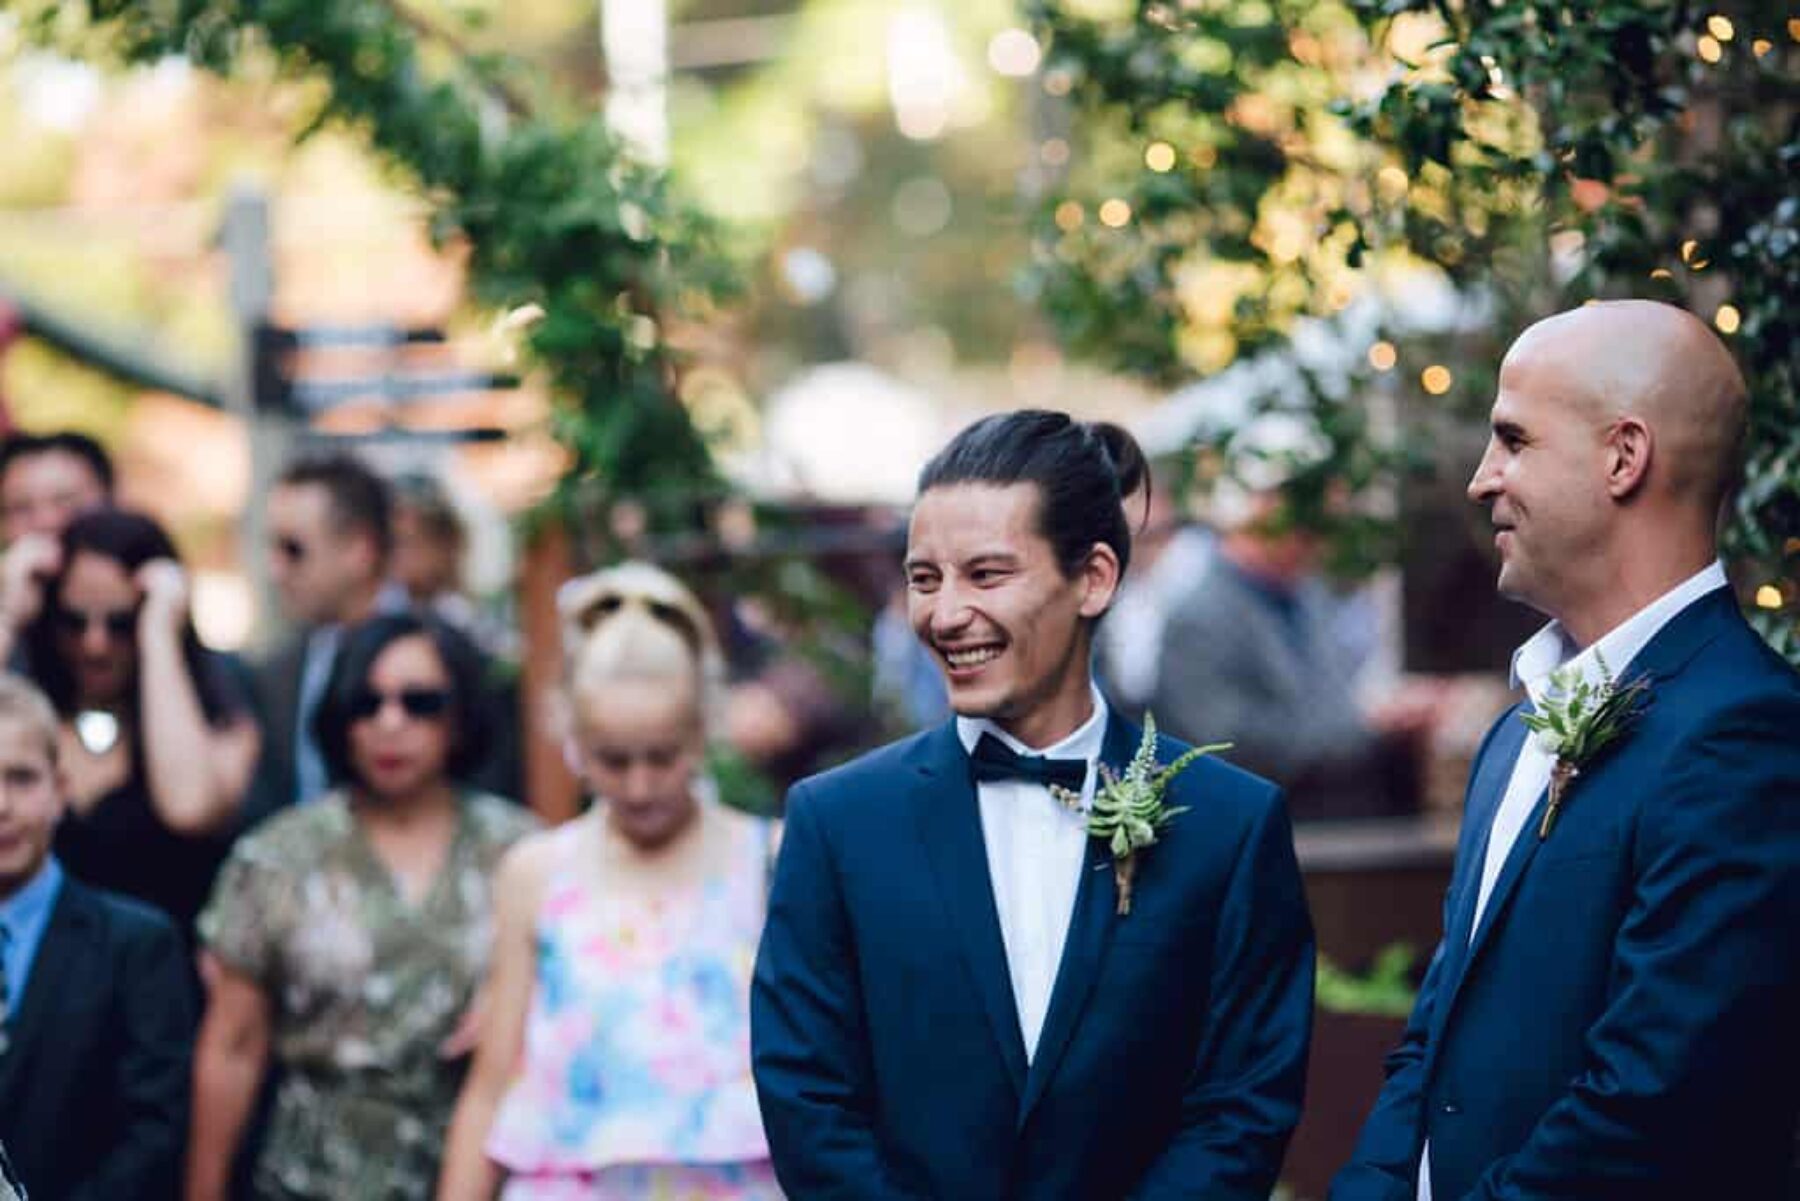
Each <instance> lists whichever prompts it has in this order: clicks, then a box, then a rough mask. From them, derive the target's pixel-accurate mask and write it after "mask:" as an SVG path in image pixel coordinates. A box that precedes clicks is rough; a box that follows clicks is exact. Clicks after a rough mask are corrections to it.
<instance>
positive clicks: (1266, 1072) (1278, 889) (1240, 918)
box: [1134, 794, 1313, 1201]
mask: <svg viewBox="0 0 1800 1201" xmlns="http://www.w3.org/2000/svg"><path fill="white" fill-rule="evenodd" d="M1212 972H1213V979H1212V988H1211V992H1210V1005H1211V1009H1210V1012H1209V1013H1208V1015H1207V1022H1206V1033H1205V1035H1204V1037H1203V1038H1202V1039H1201V1042H1200V1049H1199V1054H1198V1057H1197V1058H1196V1061H1195V1063H1194V1069H1193V1074H1192V1076H1191V1077H1190V1078H1189V1083H1188V1088H1187V1093H1186V1095H1185V1096H1184V1097H1183V1099H1182V1122H1181V1127H1180V1129H1179V1130H1177V1132H1176V1134H1175V1137H1174V1139H1173V1140H1172V1141H1171V1142H1170V1143H1169V1145H1168V1147H1167V1148H1166V1149H1165V1150H1164V1151H1163V1153H1162V1155H1161V1156H1159V1157H1158V1158H1157V1160H1156V1162H1155V1163H1153V1164H1152V1165H1151V1166H1150V1170H1149V1171H1148V1172H1147V1173H1146V1174H1145V1176H1144V1178H1143V1180H1142V1181H1141V1182H1140V1183H1139V1185H1138V1188H1137V1191H1136V1192H1135V1194H1134V1196H1135V1197H1137V1198H1138V1199H1139V1201H1164V1199H1166V1198H1177V1197H1191V1198H1207V1199H1208V1201H1228V1199H1229V1201H1235V1199H1238V1198H1242V1199H1243V1201H1252V1199H1254V1201H1263V1199H1264V1198H1267V1197H1268V1196H1269V1193H1270V1192H1271V1191H1272V1190H1273V1189H1274V1187H1275V1180H1276V1177H1277V1175H1278V1174H1279V1173H1280V1171H1281V1157H1282V1154H1283V1152H1284V1151H1285V1150H1286V1149H1287V1142H1288V1138H1289V1136H1290V1135H1292V1134H1293V1131H1294V1126H1295V1125H1296V1124H1297V1123H1298V1122H1299V1120H1300V1102H1301V1098H1302V1095H1303V1093H1304V1092H1305V1088H1306V1054H1307V1047H1308V1045H1309V1043H1310V1041H1311V1038H1312V1012H1313V937H1312V922H1311V919H1310V918H1309V917H1308V915H1307V911H1306V896H1305V893H1304V891H1303V890H1302V888H1301V884H1300V866H1299V863H1298V862H1297V861H1296V860H1295V857H1294V837H1293V832H1292V830H1291V829H1290V827H1289V825H1288V820H1287V811H1286V808H1285V806H1284V805H1283V804H1282V803H1281V800H1280V797H1279V795H1278V794H1277V795H1275V796H1274V797H1273V798H1272V799H1271V802H1270V803H1267V804H1266V805H1265V806H1264V808H1263V810H1262V812H1261V813H1260V814H1259V815H1258V816H1257V819H1256V821H1255V824H1254V825H1253V827H1252V828H1251V830H1250V833H1249V837H1248V838H1247V839H1246V840H1245V842H1244V845H1243V846H1242V847H1241V848H1240V849H1239V852H1238V859H1237V868H1236V870H1235V872H1234V873H1233V875H1232V879H1231V882H1230V884H1229V886H1228V890H1227V893H1226V896H1225V902H1224V905H1223V908H1222V910H1221V912H1220V917H1219V925H1218V932H1217V946H1215V947H1214V949H1213V955H1212Z"/></svg>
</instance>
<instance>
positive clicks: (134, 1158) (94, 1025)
mask: <svg viewBox="0 0 1800 1201" xmlns="http://www.w3.org/2000/svg"><path fill="white" fill-rule="evenodd" d="M194 993H195V989H194V978H193V968H192V966H191V965H190V964H189V963H188V960H187V951H186V949H185V948H184V946H183V943H182V940H181V937H180V936H179V935H178V934H177V933H176V932H175V927H174V926H173V925H172V924H171V923H170V922H169V920H168V919H167V918H166V917H164V916H163V915H162V914H160V913H157V912H156V911H155V910H152V909H149V908H147V907H145V906H142V905H139V904H137V903H136V902H135V901H129V900H126V899H125V898H123V897H119V896H115V895H114V894H112V893H107V892H102V891H100V890H99V889H94V888H89V887H88V886H86V885H84V884H81V883H79V882H78V881H76V880H74V879H72V878H71V877H68V876H64V877H63V882H62V889H61V891H60V892H59V893H58V895H57V898H56V902H55V906H54V908H53V909H52V910H51V912H50V921H49V924H48V925H47V926H46V927H45V928H44V937H43V941H42V942H40V943H39V944H38V949H37V957H36V959H35V960H34V961H33V963H32V967H31V975H30V977H29V978H28V979H27V980H26V984H25V994H24V996H23V997H21V998H19V1000H18V1004H17V1006H16V1008H15V1009H14V1010H13V1013H12V1016H11V1019H10V1020H9V1021H8V1023H7V1028H8V1031H9V1034H10V1037H11V1045H10V1047H9V1049H8V1050H7V1052H6V1053H5V1054H4V1055H0V1143H4V1144H5V1145H6V1150H7V1154H8V1155H10V1156H11V1157H12V1161H13V1167H14V1168H15V1169H16V1170H17V1172H18V1175H19V1179H20V1180H21V1181H23V1182H24V1185H25V1188H26V1191H27V1192H28V1193H29V1194H30V1196H31V1201H165V1199H170V1198H174V1197H175V1196H176V1195H177V1190H178V1188H179V1184H180V1182H179V1178H178V1177H179V1172H180V1165H181V1158H182V1152H183V1150H184V1149H185V1147H186V1145H187V1130H188V1121H187V1119H188V1079H189V1069H190V1066H191V1064H192V1061H193V1050H194V1031H195V1027H196V1025H197V1023H198V1010H197V1005H196V999H195V995H194Z"/></svg>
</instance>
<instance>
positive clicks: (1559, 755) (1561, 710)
mask: <svg viewBox="0 0 1800 1201" xmlns="http://www.w3.org/2000/svg"><path fill="white" fill-rule="evenodd" d="M1594 660H1595V662H1596V663H1597V664H1598V665H1599V667H1600V682H1599V683H1598V684H1593V683H1590V682H1588V681H1587V680H1586V679H1584V678H1583V677H1582V676H1581V674H1580V673H1579V672H1578V671H1575V670H1572V669H1567V668H1564V669H1559V670H1557V671H1554V672H1552V673H1550V687H1549V690H1548V692H1547V694H1546V696H1545V698H1544V702H1543V704H1542V706H1540V707H1539V709H1538V711H1537V712H1536V713H1523V712H1522V713H1520V714H1519V717H1520V720H1522V721H1523V722H1524V723H1525V726H1526V728H1527V729H1529V730H1530V731H1531V733H1532V737H1533V738H1534V739H1535V740H1536V742H1537V744H1538V746H1539V747H1540V748H1542V749H1543V750H1545V751H1547V752H1549V753H1550V754H1551V755H1554V756H1555V757H1556V762H1555V763H1554V764H1553V765H1552V766H1551V768H1550V789H1549V795H1548V796H1547V797H1546V798H1545V801H1544V817H1543V820H1542V821H1540V822H1538V841H1539V842H1542V841H1543V840H1544V839H1546V838H1548V837H1550V827H1552V826H1554V825H1555V824H1556V819H1557V816H1558V815H1559V814H1560V813H1561V812H1562V807H1563V804H1564V802H1565V801H1566V800H1567V798H1568V794H1569V789H1570V788H1571V787H1573V785H1574V783H1575V779H1576V777H1578V776H1580V775H1581V771H1582V769H1583V768H1585V767H1586V766H1587V765H1588V764H1589V763H1592V762H1593V761H1594V759H1595V758H1597V757H1598V756H1599V754H1600V752H1601V751H1603V750H1605V749H1606V748H1607V747H1608V746H1610V745H1611V744H1612V743H1613V742H1615V741H1617V740H1618V738H1619V737H1620V736H1622V735H1623V734H1624V733H1625V731H1626V730H1628V729H1630V728H1631V724H1632V723H1633V722H1634V721H1636V720H1637V718H1638V715H1639V714H1641V713H1642V712H1643V710H1644V705H1645V704H1646V702H1647V701H1648V700H1649V697H1650V681H1649V679H1648V678H1646V677H1644V676H1641V675H1640V676H1638V677H1636V678H1635V679H1632V680H1629V681H1624V682H1621V681H1619V680H1617V679H1615V678H1614V677H1613V674H1612V672H1611V671H1610V670H1609V669H1608V668H1607V666H1606V659H1605V657H1604V656H1602V655H1601V654H1599V653H1598V652H1595V654H1594Z"/></svg>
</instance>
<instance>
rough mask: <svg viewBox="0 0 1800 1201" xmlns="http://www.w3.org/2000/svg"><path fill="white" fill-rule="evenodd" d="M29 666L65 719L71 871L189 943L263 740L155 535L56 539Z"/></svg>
mask: <svg viewBox="0 0 1800 1201" xmlns="http://www.w3.org/2000/svg"><path fill="white" fill-rule="evenodd" d="M61 550H62V553H61V555H60V557H59V563H60V569H59V570H58V571H57V572H56V574H55V575H54V576H52V577H51V578H50V579H49V580H48V581H47V582H46V586H45V588H44V592H43V600H42V605H41V607H40V608H39V610H38V612H37V615H36V617H35V619H34V620H33V622H32V624H31V625H30V626H29V627H27V630H26V634H25V640H24V644H23V647H22V648H21V649H22V651H23V656H24V657H23V662H22V664H21V666H23V667H24V669H25V674H27V675H28V676H30V677H31V679H32V680H33V682H34V683H36V684H37V685H38V686H39V687H41V688H42V689H43V690H44V692H45V693H46V694H47V695H48V696H49V697H50V700H51V703H52V704H54V705H55V706H56V710H57V714H58V716H59V717H61V719H62V747H61V753H60V758H61V762H62V763H63V765H64V770H65V772H66V774H67V779H68V792H69V802H70V805H69V812H68V814H67V815H66V816H65V817H64V819H63V821H62V824H61V826H60V827H59V828H58V830H57V834H56V855H57V858H58V860H59V861H60V862H61V863H62V865H63V867H64V868H65V869H66V870H67V871H69V872H70V873H71V874H73V875H74V876H75V877H77V878H78V879H81V880H83V881H85V882H86V883H89V884H94V885H98V886H100V887H103V888H110V889H114V890H116V891H119V892H122V893H125V894H127V895H129V896H133V897H136V898H138V899H139V900H142V901H145V902H147V903H149V904H151V905H153V906H155V907H157V908H158V909H161V910H162V911H163V912H165V913H167V914H168V915H169V916H170V917H171V918H172V919H174V921H175V923H176V925H177V927H178V928H180V929H181V930H182V931H183V932H184V933H186V934H188V935H189V936H191V935H192V931H193V923H194V917H195V915H196V914H197V913H198V912H199V910H200V906H201V904H202V903H203V902H204V901H205V899H206V893H207V889H208V887H209V886H210V885H211V883H212V878H213V873H214V872H215V871H216V870H217V868H218V865H219V861H220V859H221V858H222V857H223V855H224V849H225V841H224V840H225V837H226V836H227V835H228V834H229V833H230V832H231V829H232V826H233V824H234V820H235V818H236V817H237V815H238V812H239V809H240V806H241V804H242V802H243V798H244V793H245V790H246V789H247V788H248V787H249V783H250V778H251V774H252V772H253V771H254V769H255V766H256V756H257V753H258V751H259V749H260V746H261V737H260V735H259V733H258V730H257V725H256V721H255V719H254V717H253V716H252V715H251V709H250V702H249V699H248V698H249V686H248V683H247V680H246V678H245V676H244V673H243V670H242V668H241V667H240V666H239V665H237V664H236V662H235V661H234V660H231V659H230V658H229V657H227V656H225V655H222V654H220V653H218V652H216V651H212V650H209V649H207V648H206V647H204V646H202V645H201V643H200V639H199V637H198V636H197V635H196V634H195V633H194V626H193V622H192V620H191V619H190V618H189V614H188V603H189V602H188V584H187V577H186V574H185V573H184V572H183V570H182V568H181V564H180V561H179V559H178V558H177V557H176V553H175V547H174V545H173V543H171V542H170V540H169V536H168V535H167V534H166V533H164V532H163V529H162V527H161V526H159V525H158V524H157V523H156V522H155V521H153V520H151V519H150V518H149V517H146V516H144V515H143V514H142V513H135V512H130V511H127V510H120V509H96V510H92V511H90V512H87V513H85V514H83V515H82V516H80V517H77V518H76V519H75V520H74V521H73V522H72V523H71V524H70V525H69V526H68V528H67V529H66V530H65V531H64V532H63V535H62V546H61Z"/></svg>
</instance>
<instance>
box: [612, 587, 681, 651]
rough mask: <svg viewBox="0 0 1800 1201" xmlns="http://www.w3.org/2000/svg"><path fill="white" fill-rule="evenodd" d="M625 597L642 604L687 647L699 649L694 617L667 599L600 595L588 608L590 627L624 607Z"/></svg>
mask: <svg viewBox="0 0 1800 1201" xmlns="http://www.w3.org/2000/svg"><path fill="white" fill-rule="evenodd" d="M627 599H632V600H635V601H636V602H637V603H638V604H641V605H643V606H644V608H645V609H646V610H647V611H648V612H649V614H650V616H651V617H653V618H655V619H656V620H657V621H660V622H662V623H663V624H664V625H666V626H668V627H669V628H670V629H672V630H674V631H675V633H676V634H677V635H678V636H679V637H680V638H681V640H682V641H683V642H685V643H687V644H688V647H689V649H691V650H694V651H696V652H698V651H699V650H700V649H701V645H700V642H701V639H700V629H699V627H698V626H696V625H695V624H694V619H693V618H692V617H690V616H689V615H688V614H687V611H686V610H684V609H681V608H679V607H677V606H675V605H671V604H670V603H669V602H667V601H660V600H651V599H650V598H648V597H633V598H627V597H623V596H617V595H613V596H603V597H601V598H600V599H599V600H598V601H597V602H595V604H594V606H593V607H592V608H591V609H589V610H588V613H589V618H588V625H589V626H590V628H591V627H592V626H594V625H598V624H599V623H600V622H602V621H605V620H606V619H607V618H609V617H612V616H613V615H614V614H616V613H618V612H619V611H620V610H621V609H623V608H624V607H625V604H626V601H627Z"/></svg>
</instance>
